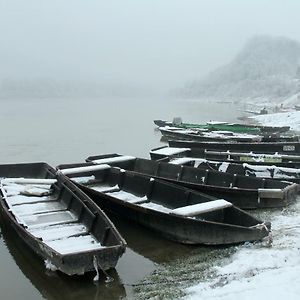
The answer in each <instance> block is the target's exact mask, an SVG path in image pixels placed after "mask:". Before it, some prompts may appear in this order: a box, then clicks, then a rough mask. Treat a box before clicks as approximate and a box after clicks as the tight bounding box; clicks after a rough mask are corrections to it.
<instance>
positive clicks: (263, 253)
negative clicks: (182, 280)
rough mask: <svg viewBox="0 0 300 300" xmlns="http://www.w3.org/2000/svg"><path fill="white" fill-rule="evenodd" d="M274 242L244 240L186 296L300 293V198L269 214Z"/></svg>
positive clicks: (292, 296)
mask: <svg viewBox="0 0 300 300" xmlns="http://www.w3.org/2000/svg"><path fill="white" fill-rule="evenodd" d="M270 221H271V222H272V234H273V245H272V247H263V246H262V244H251V243H247V244H245V245H243V246H241V247H239V249H238V251H237V252H236V253H235V254H234V255H233V256H232V257H231V258H230V259H229V261H228V260H227V261H224V265H222V266H216V267H214V270H215V272H216V274H215V275H213V276H212V278H209V279H207V280H206V281H203V282H201V283H199V284H198V285H196V286H193V287H190V288H188V289H187V292H188V293H189V295H188V296H187V297H186V298H185V299H186V300H196V299H200V298H201V299H207V300H212V299H218V300H231V299H243V300H252V299H258V300H260V299H289V300H296V299H297V300H298V299H299V295H300V276H299V274H300V255H299V249H300V226H299V224H300V202H298V203H296V204H295V205H293V206H290V207H289V208H287V209H285V210H282V211H281V212H276V213H274V215H273V216H272V217H271V220H270Z"/></svg>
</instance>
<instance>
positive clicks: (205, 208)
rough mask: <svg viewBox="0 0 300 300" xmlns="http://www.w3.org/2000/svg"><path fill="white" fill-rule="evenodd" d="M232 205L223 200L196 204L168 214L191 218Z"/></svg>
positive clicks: (176, 209) (173, 210)
mask: <svg viewBox="0 0 300 300" xmlns="http://www.w3.org/2000/svg"><path fill="white" fill-rule="evenodd" d="M231 206H232V204H231V203H230V202H228V201H226V200H224V199H218V200H214V201H209V202H205V203H198V204H194V205H187V206H183V207H179V208H175V209H172V211H171V212H170V213H172V214H175V215H180V216H183V217H193V216H197V215H199V214H202V213H207V212H211V211H215V210H220V209H224V208H227V207H231Z"/></svg>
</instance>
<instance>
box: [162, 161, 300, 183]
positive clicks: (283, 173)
mask: <svg viewBox="0 0 300 300" xmlns="http://www.w3.org/2000/svg"><path fill="white" fill-rule="evenodd" d="M168 162H169V163H171V164H175V165H185V166H190V167H194V168H200V169H205V170H206V169H210V170H216V171H220V172H226V173H229V174H237V175H242V176H250V177H259V178H266V179H276V180H286V181H291V182H294V183H297V184H299V183H300V169H295V168H285V167H277V166H274V165H252V164H249V163H243V164H237V163H231V162H220V161H212V160H206V159H202V158H189V157H178V158H173V159H171V160H169V161H168Z"/></svg>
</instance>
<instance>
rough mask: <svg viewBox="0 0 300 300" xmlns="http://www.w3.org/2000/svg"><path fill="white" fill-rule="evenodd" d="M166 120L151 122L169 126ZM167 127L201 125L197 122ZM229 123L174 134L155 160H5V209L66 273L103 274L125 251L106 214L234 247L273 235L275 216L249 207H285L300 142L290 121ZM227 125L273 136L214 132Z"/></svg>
mask: <svg viewBox="0 0 300 300" xmlns="http://www.w3.org/2000/svg"><path fill="white" fill-rule="evenodd" d="M163 122H165V121H161V123H159V122H158V121H157V120H156V121H155V123H156V124H157V123H159V126H162V125H164V127H167V130H169V129H168V127H171V126H170V124H169V123H168V122H166V123H163ZM171 125H172V128H177V129H176V130H178V131H180V130H182V131H185V130H198V129H197V126H196V125H197V124H186V123H185V124H184V123H182V122H181V123H180V124H178V122H177V124H171ZM221 125H222V126H221ZM233 125H234V126H235V127H234V126H233ZM218 126H219V127H218ZM226 126H227V125H226V124H225V123H222V124H220V123H217V122H214V123H210V124H206V126H204V125H203V126H202V127H201V126H199V132H201V134H203V133H204V132H205V133H206V136H205V137H204V139H203V140H201V139H200V138H199V137H197V138H195V139H190V137H189V138H184V139H181V135H175V136H176V140H170V141H169V145H168V146H164V147H159V148H155V149H152V150H151V151H150V158H151V159H145V158H137V157H133V156H128V155H121V154H115V153H114V154H102V155H96V156H90V157H87V158H86V161H85V162H81V163H75V164H64V165H59V166H57V167H56V168H53V167H51V166H49V165H48V164H46V163H25V164H6V165H1V166H0V179H1V181H0V189H1V199H0V201H1V202H0V204H1V205H0V208H1V212H2V215H3V216H4V218H5V219H6V220H7V221H8V223H9V224H10V225H11V226H12V227H13V228H14V229H15V231H16V232H17V233H18V235H19V236H20V238H21V239H22V240H23V241H25V243H27V244H28V245H29V246H30V247H31V248H32V250H34V251H35V252H36V253H37V254H38V255H39V256H40V257H42V259H44V261H45V264H46V266H47V267H48V268H50V269H52V270H59V271H61V272H63V273H66V274H68V275H74V274H84V273H86V272H90V271H96V272H97V274H98V272H99V271H101V270H102V271H104V272H105V270H107V269H110V268H114V267H115V266H116V264H117V262H118V259H119V258H120V257H121V255H122V254H123V253H124V252H125V249H126V241H125V239H124V238H123V237H122V236H121V235H120V233H119V232H118V229H117V228H116V227H115V225H114V224H113V223H112V222H111V221H110V219H109V218H108V216H107V215H106V212H110V213H114V214H117V215H119V216H121V217H124V218H127V219H129V220H130V221H134V222H135V223H139V224H141V225H143V226H145V227H148V228H150V229H152V230H154V231H155V232H157V233H158V234H160V235H161V236H163V237H165V238H168V239H171V240H173V241H176V242H179V243H186V244H204V245H228V244H236V243H242V242H246V241H247V242H249V241H250V242H252V241H257V240H262V239H264V238H268V236H269V235H270V230H271V224H270V223H269V222H268V221H266V220H259V219H257V218H256V217H254V216H253V215H252V214H251V211H250V212H247V211H245V209H256V208H282V207H285V206H286V205H288V204H290V203H292V202H293V201H294V200H295V199H296V197H297V195H298V193H299V185H298V183H299V182H300V142H299V141H296V136H294V135H290V134H289V133H288V132H287V130H288V128H286V127H284V128H279V127H265V128H263V127H261V128H260V127H259V126H254V125H253V126H249V127H247V126H246V125H243V124H228V126H227V127H226ZM230 126H233V127H232V128H234V129H232V131H231V133H232V134H239V135H240V134H248V135H250V134H251V135H257V134H258V133H259V134H260V136H265V137H267V136H268V137H269V138H270V139H269V141H268V142H267V141H265V142H262V141H261V140H259V141H255V142H254V140H251V141H249V140H247V141H246V140H244V139H243V140H241V141H237V140H236V139H235V138H234V139H226V140H228V142H226V143H224V140H218V141H216V140H215V137H216V134H221V135H222V134H223V135H226V136H230V134H229V133H226V132H227V131H229V130H230ZM220 129H222V130H220ZM172 130H173V131H174V132H175V129H172ZM225 130H226V131H225ZM219 131H222V132H223V133H222V132H221V133H220V132H219ZM161 132H162V133H163V130H161ZM283 132H284V134H285V135H284V136H282V134H283ZM209 133H213V138H212V140H210V141H209V142H208V141H207V138H208V136H209ZM181 134H182V133H181ZM184 134H185V133H184ZM188 134H190V133H188ZM193 135H195V134H194V133H193ZM172 137H173V138H174V135H173V136H172ZM276 137H277V138H278V141H276V140H275V138H276ZM288 137H289V138H290V139H291V140H288ZM284 139H285V140H284ZM188 140H189V141H188ZM283 140H284V141H283ZM269 150H270V151H269ZM274 151H275V152H274Z"/></svg>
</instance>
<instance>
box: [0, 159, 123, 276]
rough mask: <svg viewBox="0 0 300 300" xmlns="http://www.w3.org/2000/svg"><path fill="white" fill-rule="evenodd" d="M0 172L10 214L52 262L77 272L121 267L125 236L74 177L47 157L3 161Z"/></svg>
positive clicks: (6, 214) (7, 215) (19, 231)
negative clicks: (59, 170)
mask: <svg viewBox="0 0 300 300" xmlns="http://www.w3.org/2000/svg"><path fill="white" fill-rule="evenodd" d="M0 177H1V178H2V179H1V198H0V204H1V205H0V208H1V212H2V214H3V216H4V218H5V219H6V220H7V221H8V223H9V224H10V226H11V227H12V228H13V229H14V230H15V231H16V233H17V234H18V235H19V237H20V238H21V239H22V240H23V241H24V242H25V243H26V244H27V245H28V246H29V247H30V248H31V249H32V250H33V251H34V252H35V253H36V254H38V255H39V256H40V257H41V258H42V259H44V261H45V265H46V267H47V268H50V269H52V270H59V271H61V272H63V273H65V274H68V275H75V274H84V273H85V272H88V271H95V270H96V271H97V272H98V268H99V270H101V269H102V270H107V269H109V268H114V267H115V265H116V263H117V261H118V259H119V257H120V256H121V255H122V254H123V253H124V251H125V247H126V243H125V241H124V240H123V238H122V237H121V236H120V234H119V233H118V231H117V230H116V228H115V227H114V225H113V224H112V223H111V221H110V220H109V219H108V218H107V217H106V215H105V214H104V213H103V212H102V211H101V209H99V208H98V207H97V206H96V205H95V204H94V203H93V202H92V201H91V199H90V198H89V197H88V196H87V195H85V194H84V193H83V192H82V191H80V190H79V189H78V188H77V187H76V186H75V185H74V184H73V183H72V182H70V180H69V179H68V178H66V177H65V176H63V175H61V174H59V175H56V171H55V169H53V168H51V167H50V166H49V165H47V164H46V163H29V164H11V165H0ZM97 274H98V273H97Z"/></svg>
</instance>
